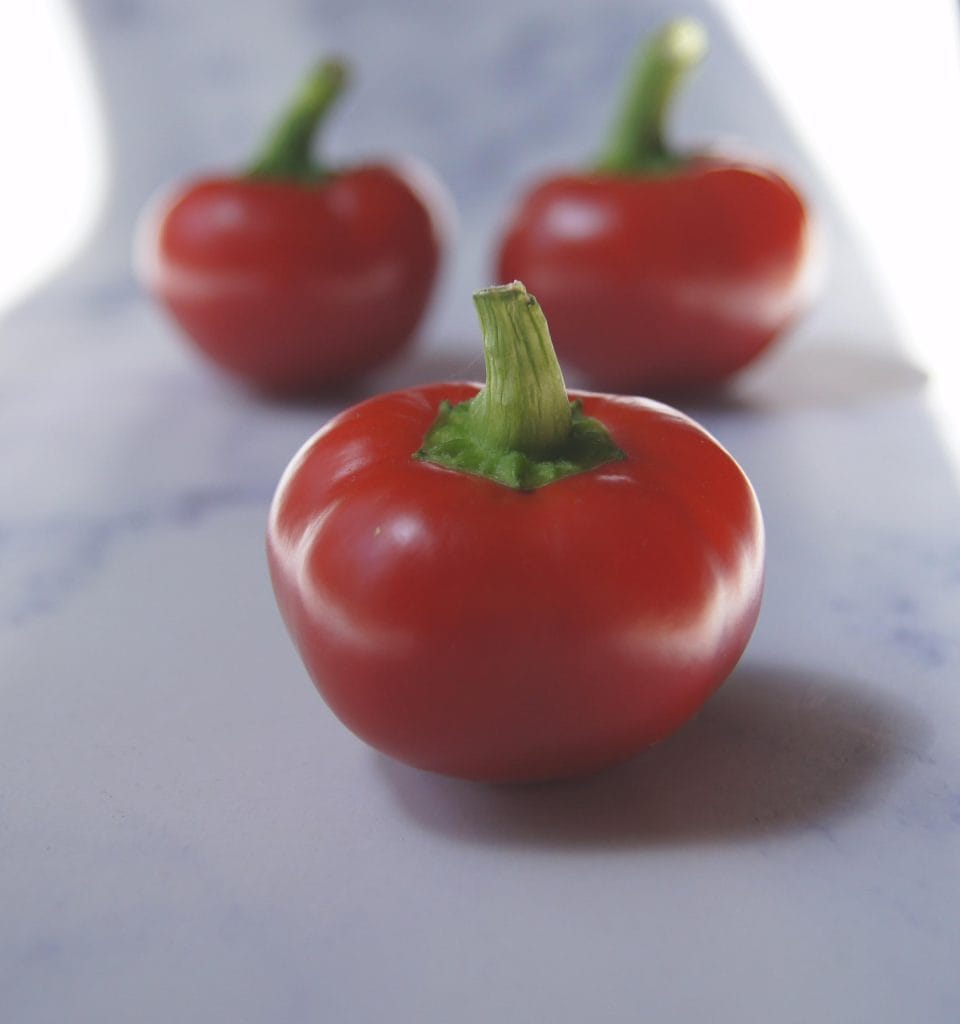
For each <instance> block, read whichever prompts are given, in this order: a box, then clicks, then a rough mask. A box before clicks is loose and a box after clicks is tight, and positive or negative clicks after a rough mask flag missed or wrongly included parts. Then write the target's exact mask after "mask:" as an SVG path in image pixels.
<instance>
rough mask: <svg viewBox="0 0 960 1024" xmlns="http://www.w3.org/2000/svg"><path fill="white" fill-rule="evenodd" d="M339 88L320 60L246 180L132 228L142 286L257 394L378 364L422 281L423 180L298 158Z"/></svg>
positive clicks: (428, 185) (384, 168) (392, 349)
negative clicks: (137, 231)
mask: <svg viewBox="0 0 960 1024" xmlns="http://www.w3.org/2000/svg"><path fill="white" fill-rule="evenodd" d="M344 83H345V70H344V67H343V65H342V64H341V63H339V62H336V61H328V62H326V63H323V64H321V65H320V66H319V67H318V68H317V69H316V70H315V71H314V72H313V74H312V75H311V76H310V77H309V79H308V80H307V82H306V83H305V86H304V88H303V89H302V91H301V92H300V94H299V95H298V96H297V98H296V100H295V101H294V103H293V105H292V106H291V107H290V109H289V111H288V112H287V113H286V115H285V117H284V118H283V119H282V120H281V122H280V123H279V125H278V127H277V129H276V131H275V132H274V134H273V135H272V136H271V138H270V139H269V140H268V143H267V145H266V147H265V149H264V150H263V153H262V154H261V156H260V157H259V158H258V159H257V160H256V161H255V162H254V163H253V165H252V166H251V167H250V169H249V170H248V171H247V172H246V173H244V174H240V175H236V176H229V177H211V178H205V179H201V180H197V181H192V182H189V183H188V184H186V185H184V186H183V187H181V188H179V189H177V190H176V191H174V193H173V194H172V195H170V196H168V197H166V198H165V199H163V200H162V201H160V202H159V203H158V204H155V206H154V208H153V209H152V210H151V211H150V213H149V215H148V216H147V217H146V218H145V220H144V223H143V225H142V228H141V231H140V235H139V246H138V266H139V270H140V275H141V278H142V280H143V282H144V284H145V285H146V287H147V288H148V289H149V291H150V292H151V293H152V294H153V295H154V296H155V297H156V298H157V299H158V300H159V302H160V303H162V304H163V305H164V306H165V307H166V308H167V310H169V312H170V313H171V314H172V315H173V318H174V319H175V321H176V322H177V323H178V324H179V325H180V327H181V328H182V329H183V331H184V332H185V333H186V335H187V337H188V338H190V339H191V340H192V341H193V342H194V343H195V345H196V347H197V348H198V349H199V350H200V351H201V352H202V353H203V354H204V355H206V356H208V357H209V358H210V359H211V360H212V361H213V362H214V363H216V364H217V365H219V366H220V367H221V368H222V369H224V370H226V371H228V372H229V373H230V374H232V375H234V376H235V377H239V378H241V379H243V380H245V381H247V382H248V383H250V384H253V385H255V386H256V387H257V388H259V389H262V390H266V391H270V392H277V393H308V392H311V391H322V390H325V389H329V388H332V387H334V386H337V385H340V384H342V383H343V382H345V381H348V380H350V379H351V378H354V377H356V376H358V375H360V374H362V373H364V372H366V371H368V370H370V369H372V368H373V367H376V366H377V365H379V364H381V363H382V362H384V361H385V360H387V359H388V358H389V357H391V356H393V355H394V354H395V353H397V352H398V351H399V350H400V349H402V348H403V346H405V345H406V344H407V343H408V342H409V341H410V339H411V337H412V335H413V333H414V330H415V329H416V327H417V325H418V323H419V322H420V319H421V317H422V315H423V313H424V310H425V308H426V305H427V302H428V300H429V297H430V294H431V290H432V287H433V284H434V280H435V277H436V273H437V269H438V263H439V260H440V251H441V236H442V233H443V231H442V227H441V225H442V221H443V216H444V212H445V211H444V206H445V197H444V196H443V193H442V191H441V189H440V188H439V185H438V184H437V183H436V182H435V181H433V180H432V179H431V178H430V177H429V176H428V175H427V174H426V173H425V172H424V171H423V170H422V169H420V168H414V167H413V166H412V165H409V164H408V165H403V166H401V165H399V164H391V165H388V164H369V165H363V166H356V167H348V168H342V169H340V168H338V169H331V168H328V167H326V166H324V165H322V164H319V163H317V162H316V160H315V159H314V158H313V156H312V150H313V142H314V137H315V135H316V132H317V130H318V128H319V126H320V124H321V123H322V121H323V120H324V118H325V116H326V114H327V112H328V110H329V108H330V107H331V105H332V104H333V103H334V101H335V100H336V98H337V97H338V96H339V94H340V93H341V91H342V89H343V86H344Z"/></svg>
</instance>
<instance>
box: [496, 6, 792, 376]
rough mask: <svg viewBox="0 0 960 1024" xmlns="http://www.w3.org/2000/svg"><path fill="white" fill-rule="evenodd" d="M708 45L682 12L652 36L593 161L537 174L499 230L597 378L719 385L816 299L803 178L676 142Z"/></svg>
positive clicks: (516, 274)
mask: <svg viewBox="0 0 960 1024" xmlns="http://www.w3.org/2000/svg"><path fill="white" fill-rule="evenodd" d="M705 47H706V37H705V34H704V32H703V29H702V28H701V26H700V25H699V23H697V22H695V21H693V20H691V19H688V18H687V19H680V20H678V21H675V22H671V23H669V24H668V25H667V26H666V27H665V28H664V29H663V30H662V31H661V32H659V33H658V34H656V35H655V36H654V37H653V38H652V39H651V40H650V41H649V42H648V44H647V45H646V46H645V47H644V48H643V49H642V50H641V52H640V54H639V57H638V62H637V65H636V67H635V69H634V71H633V74H632V76H631V79H630V82H629V87H628V92H627V96H626V100H625V103H624V105H623V109H622V112H621V114H620V116H619V118H618V120H617V121H616V123H615V125H614V127H613V131H612V133H611V137H610V142H609V145H608V147H607V149H606V151H605V152H604V154H603V156H602V158H601V159H600V160H599V162H598V163H597V165H596V167H595V168H592V169H591V170H589V171H585V172H575V173H570V174H563V175H559V176H556V177H550V178H547V179H545V180H543V181H542V182H540V183H539V184H537V185H535V186H534V187H533V188H532V189H531V190H530V191H529V192H528V193H527V194H526V195H525V196H523V197H522V198H521V200H520V202H519V204H518V206H517V207H516V209H515V210H514V211H513V212H512V214H511V215H510V218H509V221H508V226H507V229H506V231H505V233H504V237H503V238H502V240H501V243H500V247H499V253H498V267H497V277H498V280H500V281H511V280H513V279H515V278H520V279H522V280H523V281H524V282H525V283H526V284H527V286H528V287H529V288H530V290H531V291H533V292H535V293H536V294H537V296H538V297H539V298H540V301H541V302H542V303H543V304H544V306H545V308H547V309H549V310H550V313H551V317H552V318H553V320H554V323H555V327H554V330H553V337H554V342H555V344H556V347H557V352H558V354H559V355H560V359H561V362H562V363H564V365H566V366H569V367H570V368H575V369H576V370H578V371H579V372H580V373H581V375H582V378H583V380H584V381H585V382H587V383H588V384H589V385H590V386H593V387H601V388H605V389H610V390H613V391H621V392H644V393H648V394H649V393H660V394H663V393H666V392H670V391H677V390H689V389H702V388H704V387H708V386H711V385H715V384H716V383H717V382H718V381H721V380H723V379H724V378H726V377H728V376H730V375H731V374H733V373H734V372H736V371H737V370H739V369H741V368H742V367H743V366H745V365H746V364H747V363H749V362H750V361H751V360H753V359H754V358H755V357H756V356H758V355H759V354H760V353H761V352H762V351H764V349H766V348H767V346H768V345H769V344H770V343H771V342H772V341H773V340H774V338H776V337H777V336H778V335H780V334H781V333H782V332H783V331H784V330H785V329H786V328H787V327H788V326H789V325H790V324H791V323H792V322H793V321H794V319H795V318H796V316H797V315H798V313H799V312H800V311H801V310H802V308H803V307H804V306H805V304H806V302H807V300H808V297H809V291H810V289H809V277H810V275H809V273H808V272H807V270H808V259H809V257H808V252H809V234H810V224H809V218H808V213H807V210H806V208H805V205H804V203H803V201H802V200H801V199H800V197H799V196H798V195H797V193H796V191H795V190H794V189H793V187H791V185H790V184H789V183H788V182H787V181H786V180H785V179H784V178H783V177H781V176H780V175H778V174H776V173H774V172H773V171H772V170H770V169H768V168H766V167H762V166H760V165H758V164H755V163H749V162H744V161H741V160H738V159H734V158H732V157H724V156H722V155H716V154H712V153H706V152H704V153H695V154H677V153H674V152H673V151H671V150H670V149H669V148H668V147H667V145H666V142H665V140H664V120H665V113H666V109H667V107H668V104H669V102H670V100H671V99H672V97H673V96H674V94H675V92H676V90H677V88H678V86H679V85H680V83H681V81H682V79H683V78H684V77H685V76H686V74H687V73H688V72H689V71H690V69H691V68H692V67H693V66H694V65H696V64H697V63H698V62H699V60H700V58H701V56H702V54H703V52H704V50H705Z"/></svg>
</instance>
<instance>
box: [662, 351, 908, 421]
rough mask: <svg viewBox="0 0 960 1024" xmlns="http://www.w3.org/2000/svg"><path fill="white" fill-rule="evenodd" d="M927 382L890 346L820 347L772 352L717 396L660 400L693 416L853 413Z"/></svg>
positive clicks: (694, 396) (687, 396) (732, 381)
mask: <svg viewBox="0 0 960 1024" xmlns="http://www.w3.org/2000/svg"><path fill="white" fill-rule="evenodd" d="M927 380H928V375H927V373H926V372H925V371H924V370H923V369H921V368H920V367H919V366H917V365H916V364H915V363H913V362H911V361H910V359H909V357H908V356H907V355H905V354H903V353H902V352H900V351H898V350H897V349H896V348H894V347H892V346H888V345H884V346H880V345H878V346H876V347H874V348H868V347H867V346H865V345H862V344H861V345H857V344H849V343H848V344H844V343H843V342H842V341H839V340H838V341H836V342H833V343H830V342H827V341H818V342H816V343H815V344H811V345H805V346H800V345H798V346H790V345H785V346H784V347H783V348H781V349H776V350H774V351H773V352H771V353H770V354H769V355H768V356H766V357H765V358H763V359H761V360H759V361H758V362H757V363H756V364H755V365H754V366H752V367H748V368H747V369H745V370H744V371H743V372H742V373H740V374H739V375H738V376H737V377H735V378H734V379H732V380H731V381H730V382H729V383H728V384H727V385H726V386H725V387H723V388H722V389H721V390H719V391H717V392H715V393H711V394H700V395H686V396H672V397H671V396H664V400H665V401H667V402H668V404H671V405H677V406H678V408H684V409H690V410H692V411H693V412H694V414H695V413H696V411H697V410H709V411H714V410H717V411H723V410H726V411H732V412H747V413H749V412H764V413H766V412H779V411H785V412H790V411H794V410H804V409H830V408H842V407H848V408H852V407H855V406H859V405H864V404H866V403H870V402H877V401H881V400H884V399H888V398H892V397H895V396H897V395H906V394H911V393H914V392H916V391H918V390H920V389H921V388H922V387H923V386H924V385H925V384H926V382H927Z"/></svg>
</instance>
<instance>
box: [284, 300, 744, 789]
mask: <svg viewBox="0 0 960 1024" xmlns="http://www.w3.org/2000/svg"><path fill="white" fill-rule="evenodd" d="M475 300H476V304H477V310H478V312H479V315H480V321H481V325H482V327H483V336H484V337H483V341H484V354H485V357H486V366H487V382H486V385H485V386H484V388H483V389H480V388H479V387H478V386H477V385H475V384H464V383H448V384H430V385H426V386H423V387H417V388H411V389H409V390H406V391H397V392H393V393H391V394H386V395H380V396H378V397H376V398H372V399H369V400H368V401H366V402H363V403H361V404H360V405H356V406H354V407H352V408H350V409H348V410H346V411H345V412H343V413H341V414H340V415H339V416H337V417H336V418H335V419H333V420H332V421H330V422H329V423H327V424H326V426H324V427H323V428H322V429H321V430H320V431H319V433H317V434H316V435H315V436H314V437H313V438H312V439H311V440H310V441H309V442H308V443H307V444H306V445H305V446H304V447H303V449H302V450H301V451H300V452H299V453H298V454H297V456H296V457H295V458H294V459H293V461H292V462H291V463H290V465H289V467H288V468H287V471H286V473H285V474H284V476H283V479H282V480H281V482H280V484H279V486H278V488H277V493H276V496H275V498H274V501H273V507H272V510H271V514H270V523H269V527H268V533H267V550H268V556H269V563H270V571H271V576H272V580H273V586H274V590H275V592H276V596H277V601H278V603H279V607H280V610H281V613H282V615H283V618H284V620H285V622H286V624H287V627H288V629H289V630H290V634H291V636H292V637H293V639H294V641H295V643H296V645H297V647H298V649H299V651H300V654H301V655H302V657H303V660H304V662H305V664H306V666H307V669H308V670H309V672H310V674H311V675H312V677H313V679H314V682H315V683H316V686H317V689H318V690H319V691H320V693H321V694H322V695H323V697H324V698H325V700H326V701H327V703H328V704H329V706H330V707H331V709H332V710H333V711H334V712H335V713H336V714H337V715H338V716H339V718H340V719H341V720H342V721H343V722H344V723H345V724H346V725H347V726H349V728H351V729H352V730H353V731H354V732H355V733H357V734H358V735H359V736H361V737H362V738H363V739H365V740H366V741H367V742H368V743H370V744H371V745H372V746H374V747H376V748H378V749H379V750H382V751H384V752H385V753H387V754H390V755H392V756H393V757H396V758H399V759H400V760H403V761H406V762H409V763H410V764H414V765H417V766H418V767H421V768H426V769H430V770H432V771H438V772H445V773H448V774H452V775H460V776H465V777H468V778H473V779H490V780H530V779H545V778H554V777H558V776H568V775H576V774H579V773H582V772H589V771H594V770H596V769H598V768H601V767H603V766H605V765H608V764H611V763H613V762H616V761H620V760H623V759H624V758H627V757H630V756H631V755H633V754H635V753H636V752H637V751H638V750H640V749H642V748H643V747H644V746H646V745H647V744H650V743H653V742H655V741H657V740H659V739H662V738H663V737H664V736H666V735H667V734H668V733H670V732H671V731H673V730H674V729H676V728H678V727H679V726H680V725H681V724H682V723H683V722H684V721H686V720H687V719H688V718H689V717H690V716H691V715H692V714H694V712H695V711H696V710H697V709H698V708H699V707H700V706H701V704H702V703H703V702H704V701H705V700H706V699H707V698H708V696H709V695H710V694H711V693H712V692H713V691H714V689H715V688H716V687H717V686H719V685H720V683H721V682H722V681H723V680H724V679H725V678H726V677H727V675H728V674H729V673H730V672H731V671H732V669H733V667H734V665H735V664H736V662H737V659H738V658H739V657H740V655H741V653H742V652H743V650H744V647H745V646H746V644H747V641H748V639H749V637H750V634H751V631H752V630H753V627H754V624H755V622H756V620H757V614H758V611H759V605H760V595H761V590H762V584H763V548H764V543H763V524H762V520H761V516H760V510H759V507H758V505H757V501H756V498H755V496H754V493H753V490H752V488H751V486H750V483H749V481H748V480H747V478H746V477H745V476H744V474H743V471H742V470H741V469H740V467H739V466H738V465H737V464H736V462H734V460H733V459H732V458H731V457H730V455H728V454H727V452H725V451H724V450H723V448H721V447H720V445H719V444H717V443H716V441H714V440H713V438H711V437H710V436H709V435H708V434H707V433H706V431H704V430H703V429H702V428H701V427H699V426H697V424H696V423H694V422H693V421H692V420H690V419H688V418H687V417H686V416H684V415H682V414H681V413H679V412H677V411H675V410H673V409H670V408H668V407H667V406H665V405H661V404H659V403H658V402H653V401H650V400H647V399H643V398H634V397H622V396H620V397H617V396H610V395H597V394H588V393H586V392H572V393H570V394H569V395H568V393H567V391H566V388H565V386H564V382H563V377H562V375H561V372H560V367H559V365H558V363H557V359H556V356H555V354H554V351H553V348H552V347H551V345H550V335H549V332H548V330H547V325H546V321H545V320H544V317H543V314H542V312H541V310H540V307H539V306H538V304H537V303H536V301H535V300H534V299H533V298H532V296H530V295H528V294H527V292H526V290H525V289H524V288H523V286H522V285H520V284H519V283H517V284H514V285H511V286H508V287H503V288H490V289H485V290H483V291H481V292H478V293H477V295H476V296H475ZM571 399H573V400H574V401H571Z"/></svg>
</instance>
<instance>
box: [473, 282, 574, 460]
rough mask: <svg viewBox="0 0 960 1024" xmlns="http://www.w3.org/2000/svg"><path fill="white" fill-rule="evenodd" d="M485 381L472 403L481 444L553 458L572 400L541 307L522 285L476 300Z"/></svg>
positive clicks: (486, 290)
mask: <svg viewBox="0 0 960 1024" xmlns="http://www.w3.org/2000/svg"><path fill="white" fill-rule="evenodd" d="M473 302H474V305H475V306H476V309H477V316H478V317H479V319H480V329H481V331H482V333H483V358H484V363H485V365H486V371H487V383H486V386H485V387H484V389H483V391H481V392H480V394H479V395H478V396H477V400H476V401H475V402H474V405H473V422H474V429H475V431H476V436H477V438H478V440H481V441H482V443H484V444H486V445H487V446H489V447H490V448H494V449H499V450H500V451H516V452H522V453H523V454H524V455H527V456H529V457H530V458H533V459H546V458H549V457H550V456H551V455H554V454H555V453H556V452H557V451H558V450H559V449H560V448H561V447H562V446H563V443H564V442H565V441H566V439H567V437H568V435H569V433H570V422H571V413H570V401H569V399H568V398H567V389H566V386H565V385H564V382H563V373H562V372H561V370H560V364H559V362H557V356H556V353H555V352H554V350H553V343H552V342H551V340H550V331H549V329H548V327H547V321H546V318H545V317H544V315H543V311H542V310H541V309H540V304H539V303H538V302H537V300H536V299H535V298H534V297H533V296H532V295H531V294H530V293H529V292H528V291H527V289H526V288H524V286H523V285H522V284H520V282H519V281H515V282H514V283H513V284H508V285H499V286H496V287H493V288H484V289H482V290H481V291H478V292H476V293H475V294H474V296H473Z"/></svg>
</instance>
